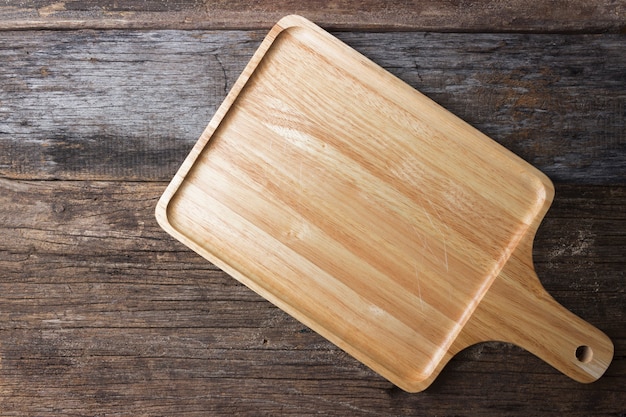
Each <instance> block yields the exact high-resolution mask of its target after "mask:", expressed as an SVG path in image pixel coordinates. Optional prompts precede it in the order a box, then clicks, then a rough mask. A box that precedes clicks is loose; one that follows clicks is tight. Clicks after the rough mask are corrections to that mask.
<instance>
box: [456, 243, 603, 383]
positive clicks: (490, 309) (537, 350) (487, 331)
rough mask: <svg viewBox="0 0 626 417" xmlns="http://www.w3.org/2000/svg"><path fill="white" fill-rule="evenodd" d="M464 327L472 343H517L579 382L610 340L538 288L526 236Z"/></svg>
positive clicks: (596, 371) (599, 369) (594, 373)
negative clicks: (497, 341) (492, 341)
mask: <svg viewBox="0 0 626 417" xmlns="http://www.w3.org/2000/svg"><path fill="white" fill-rule="evenodd" d="M464 330H465V331H466V332H467V334H471V335H472V337H473V338H475V341H479V340H480V341H487V340H501V341H505V342H510V343H513V344H516V345H518V346H520V347H523V348H524V349H526V350H528V351H530V352H532V353H533V354H535V355H536V356H538V357H539V358H541V359H543V360H544V361H546V362H547V363H549V364H550V365H552V366H553V367H555V368H556V369H558V370H560V371H561V372H563V373H564V374H566V375H568V376H569V377H571V378H573V379H574V380H576V381H579V382H584V383H588V382H593V381H595V380H597V379H598V378H600V376H602V374H603V373H604V371H606V369H607V368H608V366H609V364H610V363H611V360H612V358H613V349H614V348H613V343H612V342H611V340H610V339H609V338H608V337H607V336H606V335H605V334H604V333H603V332H601V331H600V330H598V329H597V328H595V327H594V326H592V325H591V324H589V323H587V322H586V321H584V320H583V319H581V318H580V317H578V316H576V315H575V314H573V313H572V312H570V311H569V310H567V309H566V308H565V307H563V306H562V305H561V304H559V303H558V302H557V301H556V300H554V298H552V297H551V296H550V295H549V294H548V293H547V292H546V290H545V289H544V288H543V286H542V285H541V283H540V282H539V278H538V277H537V275H536V273H535V270H534V266H533V262H532V239H526V240H525V242H522V243H520V245H519V246H518V247H517V249H516V250H515V252H514V253H513V254H512V255H511V258H510V259H509V261H508V262H507V263H506V265H505V267H504V268H503V269H502V271H501V272H500V274H499V275H498V277H496V279H495V280H494V282H493V284H492V286H491V287H490V288H489V290H488V291H487V293H486V294H485V296H484V298H483V299H482V300H481V302H480V303H479V305H478V307H477V308H476V310H475V312H474V314H473V315H472V317H471V318H470V319H469V321H468V323H467V324H466V326H465V329H464Z"/></svg>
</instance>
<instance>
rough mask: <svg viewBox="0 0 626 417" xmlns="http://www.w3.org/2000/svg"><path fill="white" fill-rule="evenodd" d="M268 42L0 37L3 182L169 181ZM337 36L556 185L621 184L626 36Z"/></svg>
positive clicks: (251, 35) (140, 35) (179, 34)
mask: <svg viewBox="0 0 626 417" xmlns="http://www.w3.org/2000/svg"><path fill="white" fill-rule="evenodd" d="M264 35H265V32H264V31H251V32H240V31H220V32H200V31H153V32H151V31H147V32H143V31H137V32H123V31H100V32H98V31H70V32H58V31H43V32H0V62H2V65H0V80H1V82H0V176H4V177H8V178H21V179H102V180H116V179H122V180H159V181H164V180H169V179H170V178H171V177H172V175H173V174H174V172H175V170H176V169H177V167H178V166H179V164H180V163H181V162H182V160H183V159H184V156H185V155H186V154H187V152H188V151H189V150H190V148H191V146H192V144H193V143H194V142H195V140H196V138H197V137H198V136H199V134H200V133H201V132H202V130H203V129H204V127H205V126H206V124H207V123H208V120H209V119H210V117H211V115H212V114H213V112H214V111H215V109H216V107H217V106H218V105H219V104H220V102H221V101H222V100H223V98H224V96H225V94H226V92H227V90H228V89H229V88H230V86H231V85H232V83H233V82H234V80H235V79H236V78H237V77H238V75H239V73H240V72H241V70H242V69H243V67H244V66H245V64H246V63H247V61H248V59H249V58H250V56H251V55H252V53H253V51H254V50H255V49H256V47H257V46H258V44H259V42H260V40H261V39H262V37H263V36H264ZM338 36H339V37H340V38H341V39H343V40H344V41H345V42H347V43H348V44H350V45H352V46H353V47H355V48H356V49H357V50H359V51H361V52H363V53H364V54H365V55H366V56H368V57H370V58H372V59H373V60H374V61H376V62H378V63H379V64H381V65H382V66H383V67H385V68H387V69H388V70H389V71H391V72H392V73H394V74H395V75H397V76H399V77H400V78H401V79H403V80H405V81H406V82H408V83H409V84H410V85H412V86H414V87H416V88H417V89H419V90H420V91H422V92H424V93H425V94H427V95H429V96H430V97H431V98H433V99H434V100H435V101H437V102H439V103H440V104H442V105H443V106H444V107H446V108H448V109H450V110H451V111H452V112H453V113H455V114H457V115H459V116H460V117H461V118H463V119H465V120H467V121H468V122H470V123H471V124H473V125H474V126H476V127H478V128H479V129H480V130H482V131H484V132H485V133H486V134H487V135H489V136H491V137H493V138H494V139H495V140H497V141H499V142H500V143H502V144H503V145H504V146H506V147H508V148H509V149H511V150H513V151H514V152H515V153H517V154H519V155H520V156H522V157H523V158H525V159H526V160H528V161H529V162H530V163H532V164H533V165H535V166H537V167H538V168H540V169H541V170H543V171H544V172H546V173H547V174H548V175H549V176H550V177H551V178H552V179H553V180H555V181H558V182H570V183H573V182H576V183H586V184H607V183H623V182H624V181H626V72H625V70H624V68H626V54H624V53H623V51H624V48H626V37H624V36H620V35H568V36H563V35H515V34H441V33H439V34H437V33H414V32H412V33H339V34H338Z"/></svg>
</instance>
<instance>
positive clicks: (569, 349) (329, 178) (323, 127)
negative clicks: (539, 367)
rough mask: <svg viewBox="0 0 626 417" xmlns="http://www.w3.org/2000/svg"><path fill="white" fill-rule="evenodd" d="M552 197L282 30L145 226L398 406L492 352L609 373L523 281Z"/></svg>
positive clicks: (594, 333)
mask: <svg viewBox="0 0 626 417" xmlns="http://www.w3.org/2000/svg"><path fill="white" fill-rule="evenodd" d="M347 109H349V110H347ZM553 194H554V189H553V186H552V183H551V182H550V180H549V179H548V178H547V177H545V175H544V174H542V173H541V172H540V171H538V170H537V169H536V168H534V167H532V166H531V165H529V164H527V163H526V162H524V161H523V160H521V159H520V158H519V157H517V156H516V155H514V154H512V153H511V152H509V151H508V150H507V149H505V148H504V147H502V146H500V145H498V144H497V143H495V142H494V141H492V140H491V139H490V138H488V137H487V136H485V135H484V134H482V133H480V132H479V131H477V130H476V129H474V128H472V127H471V126H470V125H468V124H467V123H465V122H463V121H462V120H460V119H458V118H457V117H456V116H454V115H452V114H451V113H450V112H448V111H447V110H445V109H443V108H442V107H440V106H437V105H436V104H435V103H434V102H433V101H432V100H429V99H428V98H427V97H425V96H424V95H422V94H420V93H418V92H416V91H415V90H414V89H412V88H411V87H410V86H408V85H407V84H406V83H403V82H402V81H401V80H399V79H398V78H396V77H394V76H393V75H391V74H390V73H388V72H386V71H384V70H383V69H382V68H381V67H379V66H378V65H376V64H374V63H373V62H372V61H369V60H367V58H365V57H364V56H363V55H360V54H359V53H357V52H356V51H355V50H354V49H351V48H350V47H348V46H347V45H345V44H344V43H342V42H340V41H339V40H338V39H337V38H335V37H333V36H332V35H330V34H329V33H328V32H325V31H323V30H322V29H321V28H320V27H318V26H316V25H314V24H313V23H311V22H310V21H308V20H306V19H304V18H302V17H300V16H288V17H285V18H283V19H281V20H280V21H279V22H278V23H277V24H276V25H275V26H274V27H273V28H272V30H271V31H270V32H269V34H268V35H267V37H266V38H265V39H264V41H263V43H262V44H261V46H260V47H259V48H258V50H257V51H256V52H255V54H254V56H253V57H252V59H251V60H250V63H249V64H248V65H247V66H246V68H245V69H244V71H243V73H242V75H241V76H240V77H239V78H238V80H237V81H236V83H235V85H234V86H233V88H232V90H231V92H230V93H229V94H228V96H227V97H226V99H225V100H224V103H223V104H222V105H221V106H220V108H219V109H218V110H217V112H216V114H215V116H214V117H213V119H211V122H210V123H209V126H208V127H207V129H206V130H205V132H204V133H203V135H202V136H201V137H200V139H199V140H198V143H197V144H196V145H195V146H194V148H193V150H192V151H191V153H190V155H189V156H188V157H187V159H186V160H185V162H184V163H183V165H182V166H181V168H180V170H179V171H178V172H177V173H176V176H175V177H174V179H173V180H172V182H171V184H170V185H169V186H168V188H167V190H166V191H165V192H164V194H163V197H162V198H161V200H160V201H159V204H158V205H157V209H156V218H157V220H158V221H159V224H160V225H161V226H162V227H163V228H164V229H165V230H166V231H167V232H168V233H169V234H171V235H173V236H174V237H176V238H177V239H178V240H180V241H181V242H183V243H184V244H185V245H187V246H189V247H190V248H192V249H193V250H194V251H196V252H197V253H199V254H200V255H202V256H203V257H205V258H206V259H207V260H209V261H210V262H211V263H213V264H215V265H217V266H219V267H220V268H221V269H223V270H224V271H226V272H228V273H229V274H230V275H232V276H233V277H235V278H236V279H237V280H239V281H240V282H242V283H244V284H245V285H246V286H248V287H250V288H251V289H253V290H254V291H255V292H257V293H259V294H260V295H262V296H263V297H264V298H266V299H268V300H269V301H271V302H272V303H274V304H275V305H277V306H279V307H280V308H281V309H283V310H285V311H286V312H288V313H289V314H291V315H293V316H294V317H296V318H297V319H298V320H300V321H301V322H302V323H304V324H306V325H308V326H310V327H312V328H313V329H314V330H315V331H316V332H318V333H320V334H321V335H323V336H324V337H326V338H328V339H329V340H330V341H332V342H333V343H335V344H337V345H338V346H339V347H341V348H342V349H344V350H346V351H347V352H348V353H350V354H351V355H353V356H354V357H355V358H357V359H359V360H360V361H362V362H363V363H365V364H366V365H367V366H369V367H371V368H372V369H374V370H375V371H376V372H379V373H380V374H381V375H383V376H385V377H386V378H388V379H389V380H390V381H391V382H393V383H394V384H396V385H398V386H400V387H401V388H403V389H405V390H407V391H409V392H417V391H422V390H424V389H425V388H426V387H427V386H428V385H430V384H431V383H432V381H433V380H434V378H436V376H437V375H438V374H439V372H440V370H441V368H442V366H443V365H444V364H445V362H447V361H448V360H449V358H450V356H446V355H454V354H456V353H458V351H460V350H461V349H463V348H465V347H467V346H468V345H471V344H474V343H476V342H477V341H489V340H504V341H514V342H515V343H516V344H518V345H520V346H522V347H525V348H527V349H529V350H531V351H532V352H534V353H535V354H537V355H538V356H539V357H541V358H542V359H544V360H546V361H548V362H549V363H551V364H553V365H554V366H555V367H556V368H557V369H559V370H561V371H562V372H564V373H566V374H567V375H569V376H571V377H572V378H574V379H576V380H578V381H579V382H592V381H594V380H596V379H598V378H599V377H600V376H601V375H602V374H603V373H604V371H605V370H606V368H607V367H608V366H609V364H610V362H611V360H612V357H613V345H612V343H611V341H610V339H608V338H607V336H606V335H604V334H603V333H602V332H601V331H599V330H598V329H595V328H594V327H593V326H591V325H589V324H588V323H586V322H585V321H584V320H582V319H580V318H578V317H576V316H575V315H573V314H571V313H570V312H569V311H567V310H566V309H564V308H562V307H561V306H560V305H559V304H558V303H556V302H554V300H553V299H552V298H551V297H550V296H549V295H548V294H547V293H545V291H544V290H543V288H542V287H541V285H540V284H539V281H538V279H537V277H536V275H535V273H534V268H533V260H532V253H531V247H532V240H533V239H534V234H535V231H536V230H537V227H538V225H539V223H540V222H541V220H542V218H543V216H544V215H545V213H546V211H547V210H548V208H549V206H550V204H551V202H552V198H553ZM494 279H495V282H494ZM492 283H493V285H492ZM466 323H467V325H466ZM581 352H582V353H581Z"/></svg>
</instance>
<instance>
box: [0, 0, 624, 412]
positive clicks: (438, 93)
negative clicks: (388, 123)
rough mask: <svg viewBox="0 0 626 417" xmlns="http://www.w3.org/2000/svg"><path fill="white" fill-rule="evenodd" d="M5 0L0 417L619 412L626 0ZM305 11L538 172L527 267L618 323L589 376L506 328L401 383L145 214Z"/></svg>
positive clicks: (576, 305)
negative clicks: (230, 94) (220, 109)
mask: <svg viewBox="0 0 626 417" xmlns="http://www.w3.org/2000/svg"><path fill="white" fill-rule="evenodd" d="M255 3H256V4H255V5H254V6H250V5H248V4H247V2H243V1H230V2H227V1H205V2H198V1H193V0H178V1H169V0H165V1H161V0H148V1H140V0H127V1H119V2H118V1H105V0H99V1H93V2H87V1H82V0H70V1H65V2H55V1H52V0H37V1H34V0H30V1H19V2H3V3H2V4H0V236H1V237H0V415H2V416H17V415H19V416H22V415H38V416H57V415H68V416H71V415H90V416H95V415H98V416H105V415H106V416H111V415H135V416H137V415H146V416H148V415H150V416H153V415H154V416H161V415H163V416H165V415H198V416H206V415H251V416H257V415H309V414H321V415H341V416H345V415H467V416H504V415H520V416H535V415H563V416H565V415H567V416H589V415H606V416H613V417H618V416H622V417H623V416H625V415H626V358H625V355H626V293H625V292H626V276H625V271H626V257H625V253H626V208H625V207H626V35H624V33H625V31H626V2H625V1H624V0H600V1H595V2H589V1H584V0H565V1H563V2H560V3H559V7H558V8H555V6H554V5H553V3H552V2H541V1H528V0H525V1H522V0H502V1H481V2H439V1H435V0H424V1H419V2H418V1H415V2H413V1H388V2H378V1H374V0H367V1H362V2H356V1H347V0H346V1H341V2H337V1H315V2H309V4H310V5H306V6H305V5H299V4H297V3H298V2H291V1H290V2H278V1H275V0H262V1H258V2H255ZM294 12H295V13H299V14H302V15H304V16H305V17H307V18H309V19H311V20H313V21H315V22H317V23H319V24H320V25H321V26H323V27H325V28H327V29H330V30H332V31H333V33H335V34H336V35H337V36H338V37H339V38H341V39H342V40H344V41H345V42H346V43H348V44H349V45H351V46H353V47H354V48H356V49H357V50H359V51H361V52H362V53H364V54H365V55H367V56H368V57H370V58H371V59H373V60H374V61H376V62H378V63H379V64H380V65H382V66H383V67H385V68H387V69H388V70H389V71H391V72H392V73H394V74H396V75H397V76H398V77H400V78H402V79H403V80H405V81H406V82H408V83H409V84H411V85H412V86H414V87H415V88H417V89H419V90H420V91H422V92H424V93H425V94H427V95H428V96H430V97H431V98H433V99H434V100H435V101H437V102H439V103H440V104H442V105H443V106H444V107H446V108H448V109H449V110H451V111H452V112H454V113H455V114H457V115H459V116H460V117H461V118H463V119H465V120H467V121H468V122H470V123H471V124H473V125H474V126H476V127H478V128H479V129H480V130H482V131H483V132H485V133H486V134H488V135H489V136H491V137H492V138H494V139H495V140H497V141H498V142H500V143H502V144H503V145H504V146H506V147H507V148H509V149H511V150H512V151H514V152H515V153H517V154H518V155H520V156H522V157H523V158H524V159H526V160H527V161H529V162H530V163H532V164H533V165H535V166H537V167H538V168H539V169H541V170H542V171H544V172H545V173H546V174H547V175H548V176H549V177H550V178H551V179H552V180H553V181H554V183H555V187H556V198H555V201H554V204H553V206H552V208H551V210H550V211H549V212H548V215H547V217H546V219H545V221H544V222H543V224H542V225H541V227H540V229H539V232H538V235H537V237H536V239H535V246H534V257H535V263H536V269H537V272H538V274H539V276H540V278H541V280H542V282H543V284H544V286H545V287H546V289H547V290H548V291H549V292H550V293H551V294H552V295H553V296H554V297H555V298H556V299H557V300H558V301H559V302H560V303H562V304H563V305H565V306H566V307H567V308H569V309H570V310H572V311H573V312H575V313H576V314H578V315H580V316H581V317H583V318H584V319H586V320H587V321H589V322H590V323H592V324H594V325H595V326H597V327H598V328H600V329H602V330H603V331H604V332H606V333H607V334H608V335H609V337H611V338H612V340H613V342H614V343H615V359H614V361H613V363H612V365H611V367H610V368H609V369H608V371H607V373H606V375H605V376H604V377H603V378H602V379H600V380H599V381H597V382H595V383H593V384H590V385H582V384H579V383H576V382H574V381H572V380H570V379H568V378H567V377H565V376H563V375H561V374H560V373H559V372H557V371H556V370H554V369H552V368H551V367H550V366H548V365H547V364H545V363H543V362H542V361H540V360H539V359H537V358H535V357H534V356H532V355H530V354H529V353H527V352H525V351H523V350H522V349H520V348H517V347H515V346H512V345H508V344H504V343H498V342H492V343H484V344H480V345H477V346H473V347H471V348H468V349H466V350H465V351H463V352H462V353H461V354H459V355H458V356H457V357H456V358H455V359H453V360H452V362H450V363H449V364H448V366H446V368H444V370H443V372H442V374H441V375H440V376H439V378H438V379H437V380H436V381H435V383H434V384H433V385H432V386H431V387H430V388H428V389H427V390H426V391H424V392H422V393H418V394H407V393H405V392H403V391H401V390H399V389H398V388H396V387H394V386H393V385H391V384H390V383H389V382H387V381H386V380H384V379H383V378H381V377H380V376H378V375H376V374H375V373H373V372H372V371H370V370H369V369H367V368H365V367H364V366H362V365H361V364H360V363H359V362H357V361H356V360H354V359H353V358H351V357H349V356H348V355H346V354H345V353H344V352H342V351H341V350H339V349H338V348H336V347H335V346H333V345H332V344H330V343H329V342H327V341H325V340H324V339H322V338H321V337H320V336H318V335H317V334H315V333H313V332H311V331H310V330H309V329H307V328H306V327H304V326H303V325H301V324H299V323H298V322H296V321H295V320H293V319H292V318H290V317H289V316H287V315H286V314H284V313H283V312H282V311H280V310H278V309H277V308H275V307H273V306H272V305H271V304H269V303H268V302H266V301H264V300H263V299H261V298H260V297H259V296H257V295H255V294H254V293H253V292H252V291H250V290H248V289H247V288H245V287H243V286H242V285H240V284H238V283H237V281H235V280H234V279H232V278H230V277H229V276H227V275H225V274H224V273H223V272H221V271H219V270H218V269H216V268H215V267H213V266H212V265H210V264H209V263H208V262H206V261H204V260H203V259H202V258H200V257H199V256H197V255H195V254H194V253H193V252H191V251H190V250H188V249H186V248H185V247H184V246H182V245H181V244H179V243H178V242H176V241H175V240H173V239H172V238H170V237H169V236H168V235H167V234H165V233H164V232H163V231H162V230H161V229H160V228H159V227H158V226H157V224H156V221H155V219H154V215H153V211H154V207H155V204H156V201H157V199H158V197H159V196H160V194H161V192H162V191H163V190H164V188H165V185H166V184H167V182H168V180H169V179H170V178H171V177H172V176H173V174H174V172H175V171H176V169H177V168H178V166H179V164H180V163H181V162H182V160H183V159H184V157H185V155H186V154H187V152H188V151H189V150H190V149H191V146H192V145H193V144H194V142H195V141H196V139H197V137H198V136H199V135H200V133H201V132H202V130H203V128H204V127H205V125H206V124H207V122H208V120H209V119H210V117H211V116H212V114H213V112H214V111H215V109H216V107H217V106H218V105H219V103H220V102H221V101H222V100H223V98H224V96H225V94H226V92H227V91H228V89H229V88H230V86H231V85H232V83H233V82H234V80H235V79H236V78H237V76H238V75H239V72H240V71H241V70H242V69H243V67H244V65H245V64H246V62H247V61H248V59H249V58H250V56H251V55H252V53H253V51H254V50H255V48H256V47H257V46H258V45H259V43H260V41H261V39H262V38H263V36H264V35H265V33H266V32H267V30H268V29H269V28H270V27H271V25H272V24H273V23H274V22H275V21H276V20H278V19H279V18H280V17H282V16H283V15H286V14H290V13H294Z"/></svg>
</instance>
